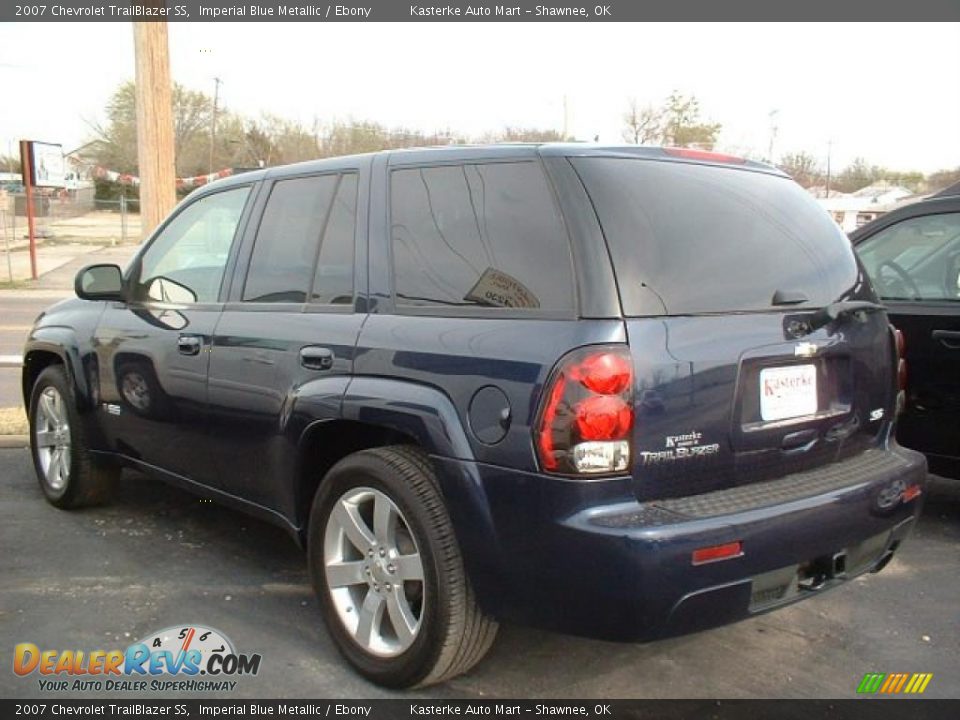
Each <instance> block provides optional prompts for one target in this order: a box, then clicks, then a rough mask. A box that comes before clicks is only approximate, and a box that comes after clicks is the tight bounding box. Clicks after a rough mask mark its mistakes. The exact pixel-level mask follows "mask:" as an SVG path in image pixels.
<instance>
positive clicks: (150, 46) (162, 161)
mask: <svg viewBox="0 0 960 720" xmlns="http://www.w3.org/2000/svg"><path fill="white" fill-rule="evenodd" d="M133 47H134V53H135V55H136V66H137V74H136V86H137V162H138V164H139V166H140V224H141V227H142V234H143V237H146V236H147V235H149V234H150V233H151V232H153V230H154V228H155V227H156V226H157V225H159V224H160V222H161V221H162V220H163V219H164V218H165V217H166V216H167V214H168V213H169V212H170V211H171V210H172V209H173V206H174V205H176V202H177V197H176V169H175V167H176V165H175V158H174V143H173V94H172V91H171V88H170V54H169V49H168V47H167V23H166V22H135V23H133Z"/></svg>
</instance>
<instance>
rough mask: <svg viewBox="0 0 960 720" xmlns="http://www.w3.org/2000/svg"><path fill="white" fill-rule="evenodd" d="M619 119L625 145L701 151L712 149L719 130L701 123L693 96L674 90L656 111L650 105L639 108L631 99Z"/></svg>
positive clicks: (718, 127) (712, 125) (711, 124)
mask: <svg viewBox="0 0 960 720" xmlns="http://www.w3.org/2000/svg"><path fill="white" fill-rule="evenodd" d="M623 120H624V129H623V137H624V140H626V141H627V142H636V143H638V144H639V143H656V144H660V145H673V146H675V147H689V146H696V147H699V148H702V149H704V150H712V149H713V146H714V145H715V144H716V142H717V137H718V136H719V135H720V130H721V128H722V127H723V126H722V125H721V124H720V123H713V122H707V121H705V120H703V118H702V117H701V115H700V101H699V100H697V98H696V97H695V96H693V95H690V96H689V97H688V96H685V95H682V94H681V93H679V92H676V91H674V92H672V93H671V94H670V96H669V97H667V98H666V99H665V100H664V101H663V104H662V105H661V106H660V107H658V108H657V107H653V106H650V105H648V106H647V107H645V108H640V107H639V106H638V105H637V102H636V101H635V100H632V101H631V102H630V106H629V108H628V109H627V112H626V113H624V116H623Z"/></svg>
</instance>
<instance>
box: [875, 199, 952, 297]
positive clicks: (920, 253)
mask: <svg viewBox="0 0 960 720" xmlns="http://www.w3.org/2000/svg"><path fill="white" fill-rule="evenodd" d="M857 252H858V253H859V255H860V259H861V260H862V261H863V265H864V267H865V268H866V270H867V272H868V273H869V274H870V277H871V278H872V279H873V283H874V289H875V290H876V292H877V294H878V295H879V296H880V297H881V298H883V299H884V300H913V301H923V300H958V301H960V213H944V214H941V215H926V216H924V217H916V218H910V219H908V220H903V221H901V222H898V223H896V224H895V225H891V226H890V227H888V228H884V229H883V230H881V231H880V232H878V233H877V234H876V235H873V236H872V237H870V238H868V239H867V240H865V241H863V242H862V243H861V244H860V245H858V246H857Z"/></svg>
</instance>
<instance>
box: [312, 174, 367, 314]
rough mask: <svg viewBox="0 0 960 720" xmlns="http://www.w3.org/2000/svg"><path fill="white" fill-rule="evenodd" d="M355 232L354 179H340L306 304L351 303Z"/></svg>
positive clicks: (355, 196) (355, 182)
mask: <svg viewBox="0 0 960 720" xmlns="http://www.w3.org/2000/svg"><path fill="white" fill-rule="evenodd" d="M356 231H357V176H356V175H344V176H342V177H341V179H340V185H339V187H338V188H337V194H336V196H335V197H334V199H333V207H332V208H330V215H329V217H328V218H327V226H326V229H325V230H324V233H323V241H322V242H321V243H320V259H319V261H318V262H317V269H316V271H315V273H314V279H313V290H312V291H311V293H310V301H311V302H315V303H329V304H333V305H341V304H349V303H352V302H353V247H354V235H355V234H356Z"/></svg>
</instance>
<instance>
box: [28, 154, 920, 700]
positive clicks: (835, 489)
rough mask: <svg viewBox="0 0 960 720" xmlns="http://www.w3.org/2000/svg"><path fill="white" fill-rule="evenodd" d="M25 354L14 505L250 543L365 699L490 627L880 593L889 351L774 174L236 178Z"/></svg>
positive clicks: (564, 165)
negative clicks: (321, 623)
mask: <svg viewBox="0 0 960 720" xmlns="http://www.w3.org/2000/svg"><path fill="white" fill-rule="evenodd" d="M76 290H77V295H78V296H79V297H78V298H77V299H72V300H68V301H65V302H62V303H59V304H58V305H55V306H54V307H52V308H50V309H49V310H48V311H47V312H45V313H44V314H43V315H42V316H41V317H40V318H39V319H38V320H37V322H36V326H35V327H34V328H33V330H32V332H31V334H30V337H29V340H28V342H27V346H26V348H25V352H24V358H25V362H24V370H23V392H24V398H25V401H26V402H27V404H28V406H29V417H30V425H31V439H32V447H33V458H34V463H35V465H36V470H37V474H38V476H39V480H40V486H41V488H42V490H43V492H44V494H45V495H46V497H47V498H48V500H49V501H50V502H51V503H53V504H54V505H56V506H58V507H62V508H70V507H77V506H80V505H83V504H88V503H94V502H98V501H101V500H103V499H105V498H106V497H107V495H108V493H109V489H110V487H111V485H112V484H113V483H114V482H115V481H116V480H117V479H118V477H119V474H120V469H121V467H123V466H128V467H133V468H136V469H139V470H142V471H145V472H147V473H150V474H152V475H155V476H157V477H160V478H162V479H165V480H167V481H170V482H172V483H175V484H178V485H180V486H183V487H186V488H188V489H191V490H195V491H197V492H199V493H201V494H203V495H206V496H208V497H211V498H215V499H217V500H219V501H222V502H224V503H227V504H229V505H232V506H234V507H237V508H239V509H241V510H245V511H248V512H251V513H253V514H255V515H258V516H260V517H261V518H265V519H267V520H270V521H272V522H275V523H278V524H280V525H282V526H283V527H285V528H287V529H288V530H289V531H290V533H291V534H292V535H293V536H294V537H295V538H296V539H297V540H298V541H299V542H301V543H302V544H303V545H305V546H306V548H307V551H308V562H309V565H310V570H311V573H312V577H313V582H314V585H315V588H316V592H317V596H318V598H319V601H320V604H321V608H322V612H323V616H324V618H325V620H326V623H327V626H328V628H329V631H330V634H331V636H332V637H333V639H334V641H335V642H336V644H337V646H338V647H339V649H340V651H341V652H342V654H343V655H344V656H345V657H346V658H347V660H348V661H349V662H350V663H351V664H352V665H353V666H354V667H355V668H357V669H358V670H359V671H360V672H361V673H363V674H364V675H366V676H367V677H368V678H371V679H372V680H374V681H376V682H378V683H382V684H385V685H390V686H400V687H403V686H411V685H418V684H420V685H423V684H429V683H434V682H439V681H442V680H444V679H446V678H449V677H451V676H454V675H456V674H458V673H462V672H465V671H466V670H468V669H469V668H470V667H471V666H473V665H474V664H475V663H476V662H478V661H479V660H480V659H481V658H482V657H483V655H484V653H485V652H486V651H487V649H488V648H489V647H490V645H491V643H492V642H493V640H494V636H495V634H496V631H497V621H498V620H509V621H511V622H520V623H528V624H531V625H537V626H541V627H545V628H552V629H557V630H561V631H564V632H570V633H577V634H582V635H587V636H593V637H599V638H608V639H613V640H640V639H651V638H657V637H663V636H666V635H670V634H677V633H683V632H690V631H694V630H698V629H701V628H706V627H709V626H714V625H718V624H721V623H727V622H731V621H734V620H737V619H740V618H745V617H749V616H751V615H754V614H756V613H760V612H764V611H767V610H771V609H774V608H777V607H780V606H782V605H785V604H787V603H790V602H793V601H795V600H798V599H800V598H804V597H810V596H813V595H815V594H816V593H817V592H819V591H821V590H823V589H825V588H829V587H831V586H833V585H836V584H839V583H841V582H842V581H843V580H845V579H848V578H851V577H853V576H855V575H857V574H860V573H863V572H867V571H876V570H879V569H880V568H882V567H883V566H884V565H885V564H886V563H887V562H888V561H889V560H890V558H891V557H892V555H893V554H894V552H895V551H896V550H897V548H898V546H899V545H900V544H901V543H902V542H903V540H904V539H905V537H906V536H907V535H908V533H909V531H910V529H911V526H912V525H913V523H914V522H915V520H916V518H917V516H918V514H919V512H920V502H921V500H922V497H921V496H922V494H923V491H924V487H925V485H924V484H925V482H926V480H925V477H926V465H925V461H924V459H923V457H922V456H920V455H918V454H917V453H914V452H911V451H908V450H904V449H903V448H901V447H899V446H898V445H897V444H896V443H895V441H894V439H893V432H892V430H893V426H894V422H895V419H896V413H897V407H898V396H899V395H900V393H899V392H898V385H897V383H898V376H899V374H898V371H897V368H898V362H900V359H899V357H898V346H897V340H896V336H895V332H894V331H893V330H892V328H891V327H890V326H889V324H888V322H887V318H886V314H885V312H884V310H883V308H882V307H881V306H879V305H878V304H877V303H876V297H875V295H874V293H873V290H872V288H871V285H870V282H869V280H868V278H867V277H866V276H865V274H864V273H863V271H862V269H861V267H860V266H859V265H858V263H857V260H856V258H855V256H854V254H853V251H852V250H851V248H850V244H849V242H847V240H846V238H845V237H844V236H843V235H842V234H841V233H840V231H839V230H838V228H837V227H836V226H835V225H834V224H833V223H832V221H831V220H830V218H829V217H828V216H827V215H826V213H825V212H823V211H822V210H820V209H819V208H818V207H817V205H816V204H815V203H814V201H813V200H812V199H810V198H809V197H808V196H807V194H806V193H805V192H804V191H802V190H801V189H800V188H799V187H798V186H797V185H795V184H794V183H793V182H792V181H791V180H790V179H789V178H787V177H786V176H784V175H782V174H781V173H780V172H779V171H777V170H775V169H773V168H770V167H767V166H764V165H761V164H757V163H753V162H748V161H744V160H741V159H738V158H734V157H729V156H723V155H718V154H713V153H705V152H701V151H697V150H689V149H673V148H636V147H632V148H605V147H594V146H587V145H541V146H537V145H510V146H490V147H447V148H436V149H424V150H408V151H393V152H384V153H378V154H373V155H365V156H357V157H346V158H337V159H332V160H324V161H317V162H310V163H305V164H300V165H294V166H290V167H282V168H272V169H267V170H259V171H255V172H250V173H246V174H242V175H238V176H236V177H233V178H228V179H225V180H223V181H220V182H216V183H213V184H212V185H209V186H207V187H204V188H202V189H201V190H199V191H197V192H195V193H193V194H192V195H191V196H190V197H189V198H187V199H186V200H185V201H184V202H183V203H181V204H180V206H179V207H178V208H177V209H176V210H175V211H174V213H173V214H172V215H171V217H170V218H169V219H168V220H167V221H166V222H165V223H163V224H162V225H161V226H160V227H159V228H158V229H157V230H156V232H155V233H154V234H153V236H152V237H151V238H150V239H149V240H148V241H147V242H146V243H145V244H144V246H143V247H142V249H141V250H140V252H139V253H138V255H137V256H136V258H135V259H134V260H133V261H132V262H131V264H130V266H129V267H128V268H127V269H126V270H125V271H124V272H121V270H120V268H118V267H116V266H109V265H101V266H93V267H90V268H87V269H85V270H84V271H82V272H81V273H80V274H79V275H78V277H77V283H76Z"/></svg>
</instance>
